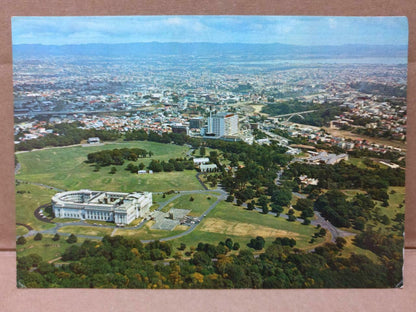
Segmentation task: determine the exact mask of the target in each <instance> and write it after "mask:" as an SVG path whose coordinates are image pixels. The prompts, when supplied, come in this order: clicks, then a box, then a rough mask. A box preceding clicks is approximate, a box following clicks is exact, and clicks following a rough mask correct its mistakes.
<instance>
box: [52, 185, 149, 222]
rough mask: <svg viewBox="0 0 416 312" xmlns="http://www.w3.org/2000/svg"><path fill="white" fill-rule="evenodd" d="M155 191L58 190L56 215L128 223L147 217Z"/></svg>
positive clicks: (57, 216) (53, 199) (54, 200)
mask: <svg viewBox="0 0 416 312" xmlns="http://www.w3.org/2000/svg"><path fill="white" fill-rule="evenodd" d="M152 202H153V201H152V193H149V192H143V193H119V192H103V191H91V190H79V191H68V192H62V193H57V194H55V195H54V196H53V197H52V209H53V212H54V214H55V217H56V218H74V219H81V220H96V221H109V222H114V223H116V224H119V225H127V224H129V223H130V222H132V221H133V220H134V219H136V218H144V217H146V216H147V215H148V214H149V208H150V206H152Z"/></svg>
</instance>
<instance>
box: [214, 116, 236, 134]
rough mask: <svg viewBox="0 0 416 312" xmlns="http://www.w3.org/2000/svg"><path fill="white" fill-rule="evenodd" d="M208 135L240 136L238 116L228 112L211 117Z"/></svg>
mask: <svg viewBox="0 0 416 312" xmlns="http://www.w3.org/2000/svg"><path fill="white" fill-rule="evenodd" d="M208 133H213V134H215V136H217V137H222V136H228V135H236V134H238V116H237V115H235V114H231V113H227V112H224V113H218V114H216V115H215V116H212V117H211V116H210V117H209V118H208Z"/></svg>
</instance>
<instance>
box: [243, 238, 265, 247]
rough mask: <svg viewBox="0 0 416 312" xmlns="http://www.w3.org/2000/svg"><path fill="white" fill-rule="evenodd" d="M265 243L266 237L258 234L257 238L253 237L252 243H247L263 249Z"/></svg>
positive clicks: (249, 245)
mask: <svg viewBox="0 0 416 312" xmlns="http://www.w3.org/2000/svg"><path fill="white" fill-rule="evenodd" d="M264 244H265V240H264V238H263V237H261V236H257V237H256V238H255V239H254V238H252V239H251V240H250V243H248V244H247V246H248V247H250V248H253V249H255V250H261V249H263V247H264Z"/></svg>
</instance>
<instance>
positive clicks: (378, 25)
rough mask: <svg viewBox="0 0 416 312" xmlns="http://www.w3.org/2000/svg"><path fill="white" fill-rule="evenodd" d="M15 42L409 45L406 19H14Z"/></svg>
mask: <svg viewBox="0 0 416 312" xmlns="http://www.w3.org/2000/svg"><path fill="white" fill-rule="evenodd" d="M12 38H13V44H22V43H40V44H47V45H51V44H55V45H63V44H82V43H129V42H150V41H157V42H218V43H224V42H241V43H276V42H279V43H286V44H296V45H341V44H400V45H402V44H407V41H408V27H407V19H406V18H405V17H300V16H297V17H296V16H108V17H97V16H95V17H13V18H12Z"/></svg>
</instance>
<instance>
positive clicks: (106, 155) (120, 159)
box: [87, 148, 153, 167]
mask: <svg viewBox="0 0 416 312" xmlns="http://www.w3.org/2000/svg"><path fill="white" fill-rule="evenodd" d="M152 155H153V152H152V151H146V150H144V149H141V148H122V149H117V148H116V149H112V150H102V151H98V152H94V153H89V154H88V155H87V163H95V164H97V165H99V166H103V167H105V166H110V165H122V164H123V163H124V160H131V161H136V160H137V159H138V158H143V157H147V156H149V157H152Z"/></svg>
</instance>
